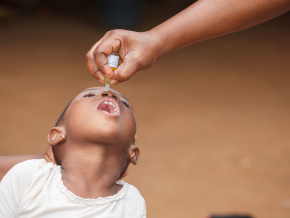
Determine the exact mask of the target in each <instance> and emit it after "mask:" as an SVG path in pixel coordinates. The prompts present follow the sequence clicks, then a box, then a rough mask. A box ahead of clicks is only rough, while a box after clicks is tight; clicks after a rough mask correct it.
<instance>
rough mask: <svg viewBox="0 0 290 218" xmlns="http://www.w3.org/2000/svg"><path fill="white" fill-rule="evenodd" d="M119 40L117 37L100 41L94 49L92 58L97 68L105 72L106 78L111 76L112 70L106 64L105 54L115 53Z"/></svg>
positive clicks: (118, 46)
mask: <svg viewBox="0 0 290 218" xmlns="http://www.w3.org/2000/svg"><path fill="white" fill-rule="evenodd" d="M120 45H121V43H120V41H119V40H117V39H108V40H104V41H103V42H102V43H100V44H99V45H98V46H97V47H96V49H95V50H94V59H95V62H96V66H97V68H98V70H100V71H101V72H102V73H103V74H105V75H106V76H107V77H108V78H112V77H113V71H112V69H111V67H110V66H109V65H108V58H107V56H109V55H111V54H113V53H117V52H118V50H119V48H120Z"/></svg>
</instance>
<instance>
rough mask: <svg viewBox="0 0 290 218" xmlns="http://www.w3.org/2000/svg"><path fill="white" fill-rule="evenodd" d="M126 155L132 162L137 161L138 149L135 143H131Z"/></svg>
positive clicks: (135, 162)
mask: <svg viewBox="0 0 290 218" xmlns="http://www.w3.org/2000/svg"><path fill="white" fill-rule="evenodd" d="M128 155H129V158H130V161H131V163H132V164H134V165H136V164H137V163H138V161H139V157H140V150H139V148H138V147H136V146H135V145H131V146H130V148H129V151H128Z"/></svg>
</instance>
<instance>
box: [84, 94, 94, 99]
mask: <svg viewBox="0 0 290 218" xmlns="http://www.w3.org/2000/svg"><path fill="white" fill-rule="evenodd" d="M94 96H96V95H95V94H92V93H88V94H85V95H84V97H85V98H90V97H94Z"/></svg>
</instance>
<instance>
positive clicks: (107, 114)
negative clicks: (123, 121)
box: [98, 110, 119, 118]
mask: <svg viewBox="0 0 290 218" xmlns="http://www.w3.org/2000/svg"><path fill="white" fill-rule="evenodd" d="M98 111H100V112H102V113H103V114H105V115H106V116H108V117H113V118H114V117H118V116H119V115H116V114H112V113H109V112H107V111H104V110H98Z"/></svg>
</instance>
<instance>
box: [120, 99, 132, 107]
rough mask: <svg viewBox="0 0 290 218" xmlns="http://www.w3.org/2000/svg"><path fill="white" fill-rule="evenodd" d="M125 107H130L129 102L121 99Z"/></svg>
mask: <svg viewBox="0 0 290 218" xmlns="http://www.w3.org/2000/svg"><path fill="white" fill-rule="evenodd" d="M121 102H122V103H123V104H124V105H125V106H126V107H127V108H130V107H129V104H128V102H126V101H121Z"/></svg>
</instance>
